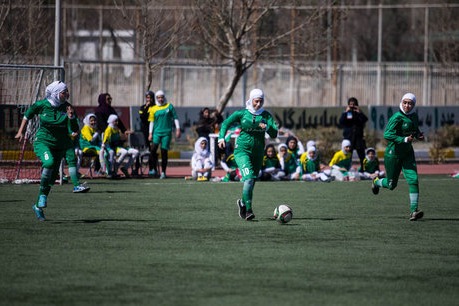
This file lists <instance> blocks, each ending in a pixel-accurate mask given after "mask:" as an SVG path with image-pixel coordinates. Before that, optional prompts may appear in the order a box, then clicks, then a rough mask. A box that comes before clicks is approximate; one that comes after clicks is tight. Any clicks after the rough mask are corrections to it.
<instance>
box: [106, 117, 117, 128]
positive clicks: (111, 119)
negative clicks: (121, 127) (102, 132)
mask: <svg viewBox="0 0 459 306" xmlns="http://www.w3.org/2000/svg"><path fill="white" fill-rule="evenodd" d="M116 119H118V116H117V115H110V116H109V117H108V120H107V123H108V125H109V126H110V127H112V128H116V126H115V121H116Z"/></svg>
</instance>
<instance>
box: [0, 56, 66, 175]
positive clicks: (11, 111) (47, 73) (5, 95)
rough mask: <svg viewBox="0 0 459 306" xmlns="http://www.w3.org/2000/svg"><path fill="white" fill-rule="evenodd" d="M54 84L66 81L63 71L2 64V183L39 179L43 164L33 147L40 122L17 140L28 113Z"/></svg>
mask: <svg viewBox="0 0 459 306" xmlns="http://www.w3.org/2000/svg"><path fill="white" fill-rule="evenodd" d="M55 80H60V81H64V80H65V70H64V67H61V66H40V65H12V64H0V116H1V118H0V139H1V140H0V182H13V183H27V182H35V181H38V180H39V179H40V172H41V171H40V170H41V169H40V162H39V160H38V159H37V157H36V156H35V154H34V153H33V147H32V144H33V141H34V136H35V133H36V132H37V129H38V127H39V120H38V118H34V119H33V120H29V122H28V123H27V129H26V132H25V137H24V138H23V140H22V142H21V143H19V142H18V141H17V140H16V139H15V138H14V136H15V135H16V133H17V131H18V129H19V125H20V123H21V121H22V118H23V117H24V113H25V111H26V110H27V109H28V108H29V107H30V106H31V105H32V104H33V103H35V101H37V100H39V99H42V98H44V97H45V89H46V86H47V85H48V84H50V83H51V82H53V81H55Z"/></svg>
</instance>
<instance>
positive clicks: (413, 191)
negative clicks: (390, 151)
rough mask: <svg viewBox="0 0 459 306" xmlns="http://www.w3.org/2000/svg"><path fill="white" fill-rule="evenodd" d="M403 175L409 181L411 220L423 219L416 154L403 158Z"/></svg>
mask: <svg viewBox="0 0 459 306" xmlns="http://www.w3.org/2000/svg"><path fill="white" fill-rule="evenodd" d="M403 176H404V177H405V179H406V182H407V183H408V188H409V198H410V220H411V221H415V220H417V219H421V218H422V217H423V216H424V213H423V212H422V211H420V210H419V209H418V206H419V204H418V202H419V179H418V171H417V166H416V161H415V159H414V154H413V155H410V156H409V157H408V158H406V159H404V160H403Z"/></svg>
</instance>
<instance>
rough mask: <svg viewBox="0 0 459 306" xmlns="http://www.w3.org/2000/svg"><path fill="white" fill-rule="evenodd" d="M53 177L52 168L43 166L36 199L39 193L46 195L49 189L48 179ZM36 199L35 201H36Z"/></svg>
mask: <svg viewBox="0 0 459 306" xmlns="http://www.w3.org/2000/svg"><path fill="white" fill-rule="evenodd" d="M52 177H53V169H48V168H43V170H42V171H41V178H40V189H39V191H38V199H39V198H40V196H41V195H45V196H48V194H49V192H50V191H51V185H50V180H51V178H52ZM38 199H37V203H38Z"/></svg>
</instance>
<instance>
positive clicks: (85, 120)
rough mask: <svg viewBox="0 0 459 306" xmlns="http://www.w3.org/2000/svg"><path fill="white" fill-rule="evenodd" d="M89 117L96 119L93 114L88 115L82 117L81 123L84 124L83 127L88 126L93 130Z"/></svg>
mask: <svg viewBox="0 0 459 306" xmlns="http://www.w3.org/2000/svg"><path fill="white" fill-rule="evenodd" d="M91 117H94V118H96V119H97V116H96V115H95V114H93V113H89V114H87V115H86V116H85V117H84V119H83V123H84V125H87V126H90V127H92V128H93V126H92V125H91Z"/></svg>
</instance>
